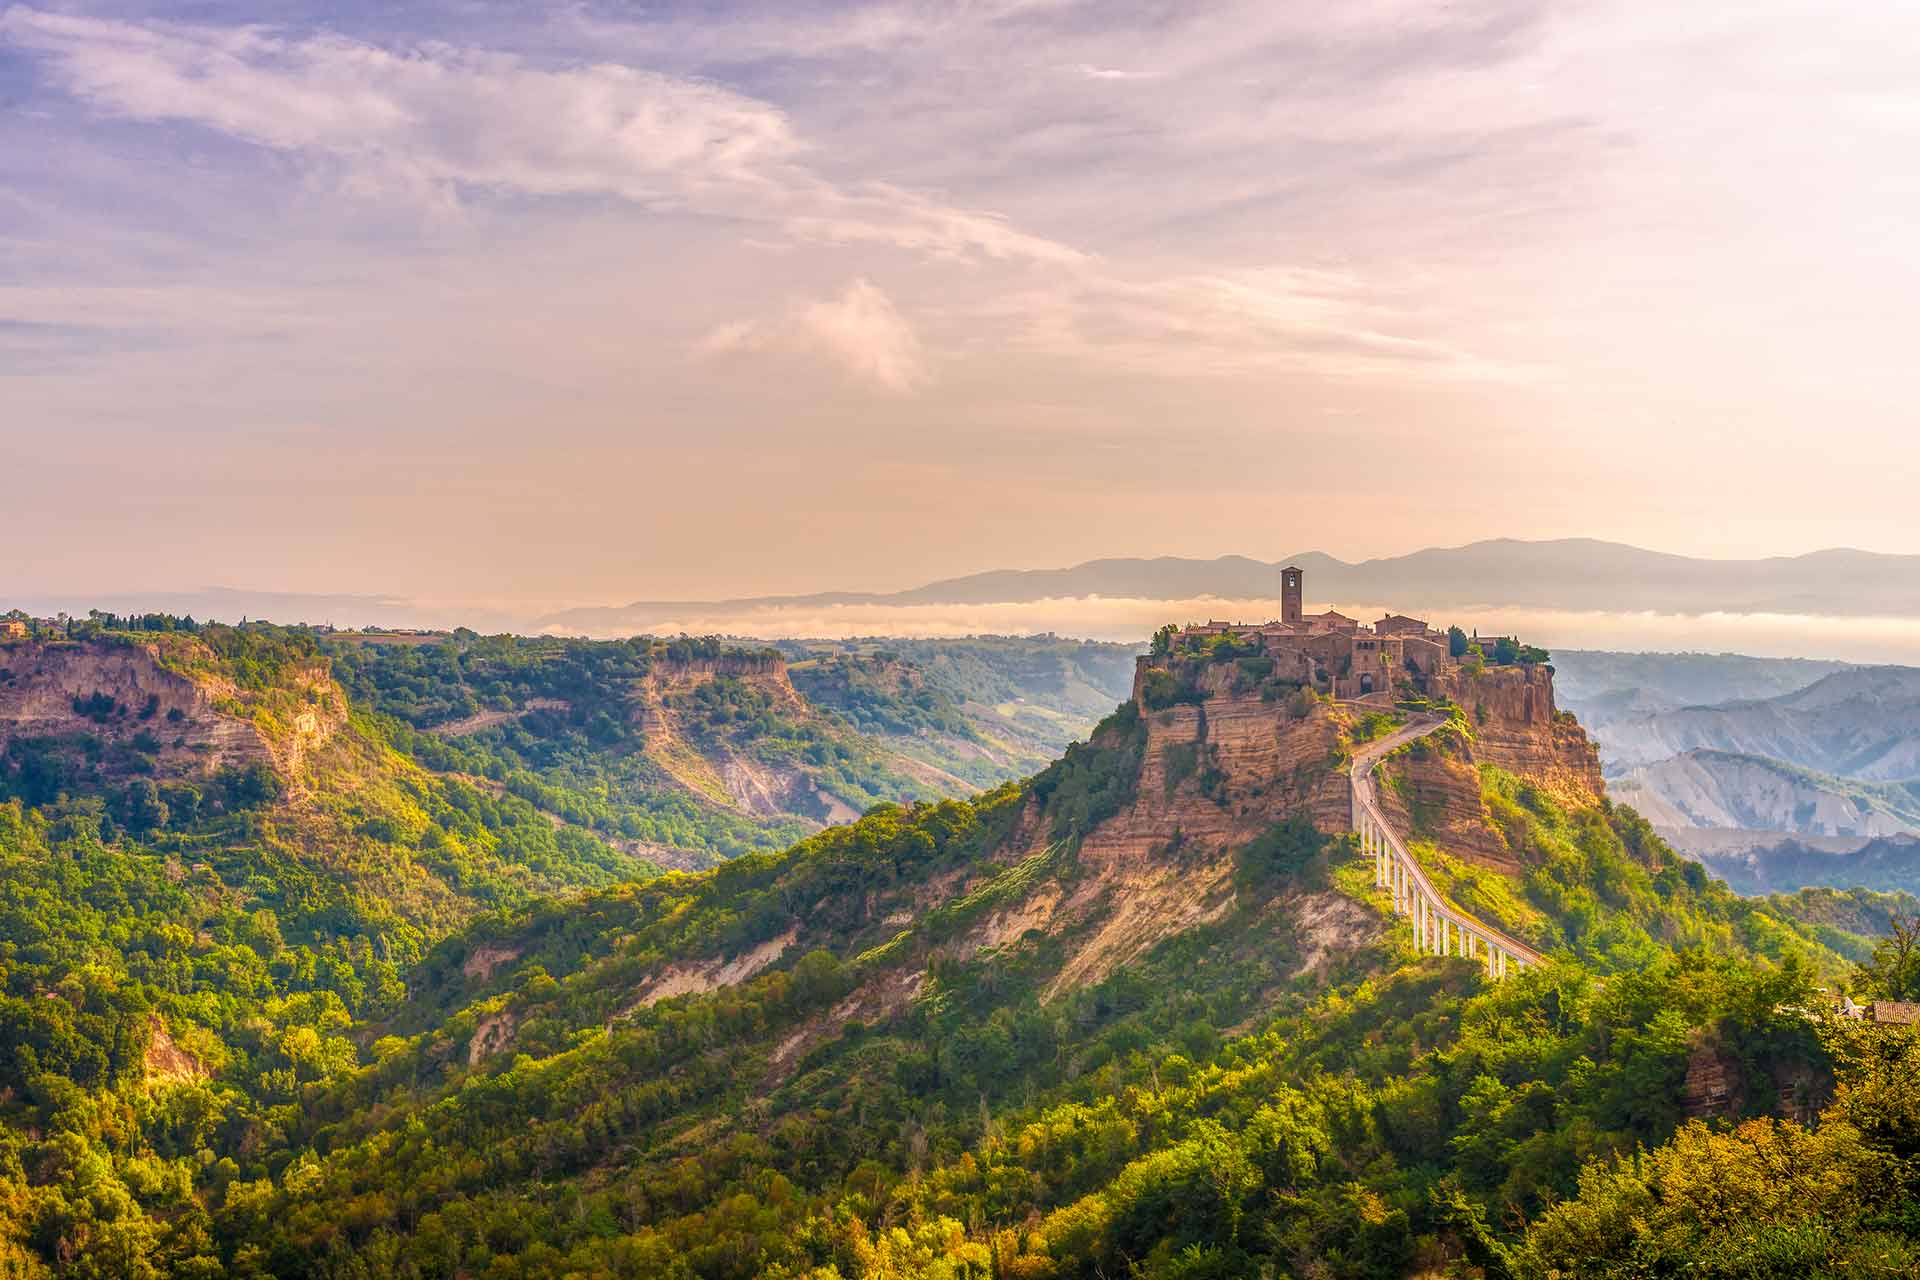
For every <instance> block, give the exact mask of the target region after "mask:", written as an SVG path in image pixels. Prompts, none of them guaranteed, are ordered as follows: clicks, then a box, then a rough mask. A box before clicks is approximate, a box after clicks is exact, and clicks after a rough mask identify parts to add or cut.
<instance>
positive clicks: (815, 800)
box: [629, 655, 859, 824]
mask: <svg viewBox="0 0 1920 1280" xmlns="http://www.w3.org/2000/svg"><path fill="white" fill-rule="evenodd" d="M721 680H724V681H727V682H728V684H727V686H726V688H727V696H726V698H724V699H715V698H712V697H703V694H702V690H703V689H706V688H707V687H708V686H712V685H714V683H715V682H716V681H721ZM722 701H731V702H732V703H734V704H736V705H739V706H741V707H743V708H745V709H747V710H748V711H749V713H751V712H753V711H758V710H765V711H768V712H771V713H772V714H773V715H775V716H777V717H779V718H780V719H781V720H782V721H783V722H786V723H789V724H802V723H818V722H820V716H819V715H818V713H817V712H815V711H814V710H813V708H812V707H810V706H808V705H807V703H806V700H805V699H803V698H802V697H801V696H800V694H799V692H798V691H797V690H796V689H794V687H793V684H792V682H791V681H789V680H788V678H787V664H786V663H785V662H783V661H782V660H781V659H780V658H778V657H774V656H758V655H731V656H727V657H722V658H697V659H692V660H686V661H668V662H660V663H658V664H656V665H655V666H654V668H653V669H652V670H651V671H649V672H648V673H647V676H646V678H645V679H644V680H642V681H640V682H639V684H638V685H637V687H636V688H635V690H634V696H633V702H632V704H631V711H630V713H629V714H630V716H631V718H632V720H633V721H634V723H636V724H638V725H639V727H640V730H641V732H642V734H644V735H645V739H646V747H645V751H646V754H647V756H648V758H649V759H651V760H652V761H653V762H654V763H655V764H657V765H658V766H659V767H660V768H661V770H662V771H663V772H664V773H666V774H667V775H668V776H669V777H671V778H673V779H674V780H675V781H677V782H679V783H680V784H681V785H682V786H684V787H686V788H687V789H688V790H690V791H693V792H695V793H697V794H699V795H701V796H704V797H705V798H706V799H708V800H710V801H712V802H714V803H716V804H722V805H727V806H730V807H732V808H736V809H739V810H740V811H742V812H744V813H749V814H752V815H753V816H755V817H759V818H782V817H798V818H804V819H807V820H808V821H811V822H816V823H822V824H830V823H836V822H849V821H852V820H853V819H854V818H857V817H858V816H859V813H858V812H857V811H856V810H855V809H854V808H853V806H851V805H849V804H848V803H846V802H845V801H844V800H842V799H840V798H839V797H838V796H836V795H834V794H833V793H831V792H829V791H827V790H825V789H823V788H822V787H821V786H820V785H819V784H818V783H817V782H816V781H815V780H814V779H813V778H811V777H809V776H808V775H807V774H806V773H805V772H803V771H802V770H800V769H797V768H791V767H785V766H780V765H772V764H768V763H766V762H765V761H762V760H758V759H755V758H754V757H753V756H752V755H750V754H749V753H747V752H744V751H741V750H739V749H738V748H737V747H736V746H735V745H734V744H733V743H732V742H730V741H728V740H727V737H726V735H725V734H724V733H722V732H716V731H714V729H713V726H712V723H711V721H710V719H709V717H710V716H711V715H712V714H713V709H714V707H715V706H717V705H718V704H719V703H720V702H722Z"/></svg>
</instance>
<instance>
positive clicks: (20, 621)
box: [0, 618, 33, 640]
mask: <svg viewBox="0 0 1920 1280" xmlns="http://www.w3.org/2000/svg"><path fill="white" fill-rule="evenodd" d="M32 630H33V628H32V627H31V626H30V625H29V624H28V622H27V620H26V619H25V618H0V640H25V639H26V638H27V637H28V636H29V635H30V634H32Z"/></svg>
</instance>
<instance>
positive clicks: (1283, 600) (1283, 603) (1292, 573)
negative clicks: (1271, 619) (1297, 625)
mask: <svg viewBox="0 0 1920 1280" xmlns="http://www.w3.org/2000/svg"><path fill="white" fill-rule="evenodd" d="M1300 577H1301V574H1300V570H1298V569H1296V568H1295V567H1294V566H1292V565H1288V566H1287V567H1286V568H1284V569H1282V570H1281V571H1280V621H1282V622H1298V621H1300Z"/></svg>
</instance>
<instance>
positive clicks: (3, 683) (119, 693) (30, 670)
mask: <svg viewBox="0 0 1920 1280" xmlns="http://www.w3.org/2000/svg"><path fill="white" fill-rule="evenodd" d="M168 644H169V646H170V650H171V651H170V653H169V654H167V655H163V654H162V653H161V651H160V649H159V648H158V646H156V645H151V644H136V643H125V642H116V641H109V640H93V641H85V642H72V641H61V642H51V643H46V642H38V641H32V642H25V643H17V644H11V645H7V646H4V647H0V748H4V747H5V746H6V745H7V744H9V743H11V742H13V741H14V740H17V739H33V738H40V739H51V740H54V741H59V742H68V743H78V744H84V743H86V742H88V741H89V740H91V741H93V742H95V743H98V744H101V745H104V746H108V747H126V748H130V749H132V750H134V751H136V752H138V753H140V754H141V755H142V756H145V757H147V758H150V759H152V760H153V761H155V767H154V771H155V773H156V774H158V775H159V776H161V777H165V778H181V777H204V776H208V775H211V774H213V773H215V772H217V771H219V770H221V769H223V768H228V767H242V768H244V767H247V766H251V765H267V766H270V767H272V768H273V769H275V770H276V771H278V772H280V773H281V774H283V775H285V776H288V777H289V778H291V777H293V776H294V775H297V774H298V773H299V771H300V769H301V766H302V765H303V764H304V763H305V761H306V759H307V758H308V756H309V754H310V753H311V752H312V751H313V750H314V749H315V748H317V747H318V746H320V745H322V744H323V743H325V742H326V741H327V740H328V739H329V738H331V737H332V735H333V734H334V732H335V731H337V730H338V728H339V727H340V725H341V724H343V723H344V721H345V716H346V700H345V696H344V695H343V694H342V693H341V691H340V689H339V688H338V686H336V685H335V684H334V683H333V681H332V679H331V678H330V677H329V676H328V674H327V669H326V666H325V664H324V663H315V664H313V665H312V666H311V667H302V668H300V669H297V670H295V671H293V672H291V673H290V674H289V677H288V680H287V687H286V688H284V689H279V690H275V691H274V692H275V694H277V695H278V696H277V697H275V698H271V699H269V698H266V697H263V696H260V695H256V694H253V693H250V692H248V691H243V690H241V689H240V688H238V687H237V686H236V685H234V683H233V682H232V681H231V680H229V679H227V678H225V677H224V676H221V675H218V674H214V673H213V672H212V671H211V670H210V668H211V667H212V654H211V653H209V652H207V651H206V650H205V649H204V646H201V645H200V643H199V641H197V640H194V639H192V638H189V637H184V636H176V637H169V639H168ZM163 657H168V658H171V659H173V661H163ZM203 666H204V667H206V668H209V670H197V671H196V668H198V667H203ZM187 671H195V674H191V675H189V674H186V672H187Z"/></svg>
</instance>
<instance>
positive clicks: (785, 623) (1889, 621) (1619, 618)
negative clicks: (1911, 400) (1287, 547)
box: [604, 596, 1920, 664]
mask: <svg viewBox="0 0 1920 1280" xmlns="http://www.w3.org/2000/svg"><path fill="white" fill-rule="evenodd" d="M1277 607H1278V602H1277V601H1274V600H1223V599H1220V598H1217V597H1212V596H1203V597H1196V598H1192V599H1185V600H1152V599H1144V598H1136V597H1121V596H1079V597H1060V598H1055V599H1046V600H1034V601H1024V602H1019V603H998V604H973V605H956V604H930V605H869V604H857V605H798V606H792V607H782V606H755V607H742V608H719V607H711V608H700V607H697V606H696V607H692V608H687V609H681V610H663V611H662V612H661V613H660V614H659V615H658V616H655V617H648V618H646V619H641V618H638V617H636V618H634V619H633V621H632V625H631V627H629V626H626V625H624V624H623V626H622V627H621V628H617V629H614V630H609V631H607V632H605V633H604V635H605V636H607V637H613V636H624V635H628V634H632V633H633V631H635V630H639V631H646V632H652V633H656V634H660V635H678V634H682V633H685V634H688V635H734V636H752V637H757V638H761V639H768V640H784V639H808V638H818V639H844V638H848V637H854V636H909V637H916V638H926V637H939V636H964V635H1028V634H1034V633H1044V632H1052V633H1054V634H1056V635H1063V636H1073V637H1076V638H1080V639H1088V640H1114V641H1122V642H1133V641H1142V642H1144V640H1145V638H1146V637H1147V636H1149V635H1151V634H1152V633H1153V631H1154V629H1155V628H1157V627H1159V626H1161V625H1163V624H1165V623H1168V622H1174V623H1188V622H1204V621H1207V620H1209V619H1221V620H1227V621H1246V620H1249V619H1264V618H1269V617H1272V616H1273V615H1274V613H1275V611H1276V609H1277ZM1315 607H1316V608H1318V607H1320V606H1319V605H1318V604H1316V605H1315ZM1327 607H1329V608H1333V609H1337V610H1339V611H1340V612H1342V613H1345V614H1346V615H1348V616H1349V617H1354V618H1365V619H1372V618H1377V617H1380V616H1381V615H1382V614H1384V613H1386V612H1388V609H1387V608H1386V607H1385V606H1382V605H1379V604H1369V603H1362V602H1355V601H1346V602H1340V603H1336V604H1331V605H1328V606H1327ZM1429 621H1431V622H1433V623H1434V624H1435V625H1436V626H1449V625H1456V626H1461V627H1464V628H1466V629H1468V630H1477V631H1479V632H1481V633H1482V634H1485V635H1518V636H1522V637H1525V638H1526V639H1527V640H1528V641H1529V642H1530V643H1534V644H1541V645H1544V646H1546V647H1548V648H1550V649H1551V648H1568V649H1608V650H1619V651H1627V652H1641V651H1645V652H1693V653H1746V654H1753V655H1755V656H1759V657H1783V658H1794V657H1814V658H1834V659H1840V660H1844V661H1849V662H1895V663H1905V664H1920V619H1912V618H1866V617H1859V618H1856V617H1818V616H1812V615H1806V614H1780V613H1766V614H1743V613H1724V612H1721V613H1706V614H1680V613H1651V612H1631V613H1629V612H1602V611H1597V610H1596V611H1574V610H1556V609H1516V608H1475V609H1463V610H1460V611H1459V612H1457V613H1455V614H1453V615H1451V616H1448V615H1443V614H1440V613H1434V614H1433V615H1432V616H1431V617H1430V618H1429Z"/></svg>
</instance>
